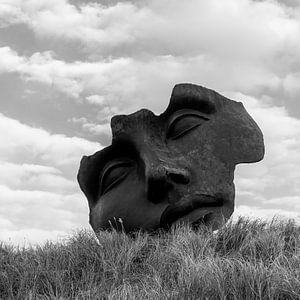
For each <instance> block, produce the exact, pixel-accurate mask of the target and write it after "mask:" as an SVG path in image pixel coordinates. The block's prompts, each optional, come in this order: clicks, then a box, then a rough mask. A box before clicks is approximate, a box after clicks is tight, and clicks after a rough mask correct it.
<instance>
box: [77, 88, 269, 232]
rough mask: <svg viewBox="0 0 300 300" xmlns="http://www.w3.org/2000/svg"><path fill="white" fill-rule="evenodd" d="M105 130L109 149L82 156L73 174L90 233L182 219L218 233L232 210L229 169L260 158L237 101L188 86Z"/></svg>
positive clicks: (254, 130) (254, 132) (256, 138)
mask: <svg viewBox="0 0 300 300" xmlns="http://www.w3.org/2000/svg"><path fill="white" fill-rule="evenodd" d="M111 128H112V135H113V138H112V144H111V146H108V147H106V148H104V149H103V150H101V151H99V152H96V153H95V154H94V155H92V156H84V157H83V158H82V160H81V164H80V169H79V173H78V181H79V184H80V187H81V189H82V190H83V192H84V193H85V195H86V197H87V199H88V202H89V208H90V224H91V226H92V227H93V229H94V230H95V231H98V230H100V229H108V228H111V226H113V227H115V228H116V229H117V230H120V229H121V228H123V229H125V231H126V232H130V231H134V230H136V229H145V230H154V229H157V228H170V226H171V225H172V224H174V223H178V222H181V221H182V222H187V223H190V224H192V225H196V224H200V223H201V224H205V225H210V226H212V228H213V229H217V228H219V227H220V226H221V225H222V224H223V223H224V221H226V220H227V219H228V218H229V217H230V216H231V214H232V213H233V210H234V183H233V176H234V169H235V165H237V164H239V163H251V162H257V161H259V160H261V159H262V158H263V156H264V143H263V136H262V133H261V131H260V129H259V127H258V126H257V124H256V123H255V122H254V120H253V119H252V118H251V117H250V116H249V114H248V113H247V112H246V110H245V108H244V107H243V105H242V103H240V102H235V101H232V100H229V99H227V98H225V97H223V96H221V95H220V94H218V93H216V92H214V91H213V90H209V89H206V88H204V87H201V86H197V85H193V84H179V85H176V86H175V87H174V89H173V92H172V96H171V100H170V104H169V106H168V107H167V109H166V111H165V112H164V113H162V114H161V115H159V116H156V115H154V114H153V113H152V112H151V111H149V110H147V109H142V110H139V111H137V112H135V113H133V114H131V115H118V116H114V117H113V118H112V120H111ZM120 219H121V220H122V224H120V222H119V220H120Z"/></svg>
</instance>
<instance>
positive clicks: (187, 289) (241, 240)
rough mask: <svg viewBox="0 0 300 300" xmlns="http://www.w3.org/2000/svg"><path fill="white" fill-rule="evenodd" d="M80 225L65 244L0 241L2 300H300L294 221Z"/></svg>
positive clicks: (299, 239)
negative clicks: (129, 228) (158, 228)
mask: <svg viewBox="0 0 300 300" xmlns="http://www.w3.org/2000/svg"><path fill="white" fill-rule="evenodd" d="M99 241H100V242H99V243H98V242H97V241H96V240H95V238H94V236H93V235H92V233H90V232H79V233H77V234H76V235H74V236H72V237H70V238H69V239H68V240H66V241H65V242H63V243H47V244H46V245H44V246H42V247H37V248H31V249H24V248H13V247H11V246H8V245H5V244H1V243H0V298H1V297H2V299H238V300H240V299H292V300H295V299H300V227H299V225H296V224H295V223H294V222H293V221H292V220H291V221H288V222H285V223H283V222H278V221H273V222H271V223H265V222H262V221H259V220H257V221H249V220H247V219H239V220H238V222H236V223H234V224H233V223H229V224H227V225H226V226H225V227H224V228H222V229H221V230H220V231H219V232H218V233H215V234H214V233H212V232H211V231H210V230H208V229H204V228H201V229H199V230H198V231H197V232H195V231H193V230H192V229H190V228H189V227H187V226H181V227H179V228H176V229H175V230H172V231H171V232H169V233H160V234H157V235H149V234H146V233H138V234H137V236H136V237H135V238H133V237H129V236H126V235H125V234H122V233H117V232H101V233H99Z"/></svg>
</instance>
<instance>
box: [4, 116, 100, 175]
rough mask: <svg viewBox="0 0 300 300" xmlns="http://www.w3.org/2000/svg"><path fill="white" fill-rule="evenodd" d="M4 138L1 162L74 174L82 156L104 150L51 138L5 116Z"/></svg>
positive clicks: (83, 142) (68, 139)
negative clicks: (36, 166) (56, 169)
mask: <svg viewBox="0 0 300 300" xmlns="http://www.w3.org/2000/svg"><path fill="white" fill-rule="evenodd" d="M8 129H9V130H8ZM0 135H1V139H2V143H1V145H0V160H2V161H6V162H7V161H8V162H9V161H14V162H22V163H27V164H40V165H46V166H51V167H58V168H59V169H60V170H64V171H70V172H72V173H73V172H74V170H73V169H74V166H75V165H78V163H79V160H80V158H81V156H82V155H85V154H92V153H94V152H95V151H97V150H99V149H101V148H102V146H101V145H100V144H98V143H95V142H90V141H87V140H85V139H82V138H78V137H66V136H64V135H62V134H50V133H49V132H47V131H46V130H43V129H40V128H34V127H30V126H28V125H25V124H22V123H20V122H19V121H17V120H14V119H11V118H8V117H6V116H4V115H3V114H0Z"/></svg>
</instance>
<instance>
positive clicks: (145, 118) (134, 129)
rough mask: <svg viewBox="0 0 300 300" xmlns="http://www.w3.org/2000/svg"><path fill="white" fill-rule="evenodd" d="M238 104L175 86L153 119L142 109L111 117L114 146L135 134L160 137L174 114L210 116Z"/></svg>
mask: <svg viewBox="0 0 300 300" xmlns="http://www.w3.org/2000/svg"><path fill="white" fill-rule="evenodd" d="M239 104H240V103H239V102H236V101H232V100H230V99H227V98H225V97H223V96H222V95H220V94H218V93H217V92H215V91H213V90H210V89H207V88H204V87H202V86H198V85H194V84H178V85H176V86H175V87H174V89H173V91H172V95H171V99H170V102H169V105H168V107H167V108H166V110H165V111H164V112H163V113H162V114H161V115H159V116H156V115H155V114H154V113H153V112H152V111H150V110H148V109H142V110H139V111H137V112H135V113H133V114H129V115H117V116H114V117H113V118H112V120H111V129H112V137H113V143H114V142H115V141H117V140H118V139H120V138H122V137H124V136H126V137H127V138H128V137H130V136H132V135H135V134H136V133H142V134H144V135H150V136H151V135H153V136H159V135H160V134H161V131H162V130H163V127H164V123H165V122H166V121H167V120H168V119H169V118H170V117H171V116H172V114H173V113H174V112H176V111H178V110H181V109H193V110H198V111H200V112H202V113H204V114H209V115H213V114H217V113H221V112H222V111H224V110H231V111H234V110H235V108H236V106H239Z"/></svg>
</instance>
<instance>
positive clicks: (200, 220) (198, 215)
mask: <svg viewBox="0 0 300 300" xmlns="http://www.w3.org/2000/svg"><path fill="white" fill-rule="evenodd" d="M230 215H231V214H230ZM230 215H229V216H228V215H227V216H225V215H224V213H223V212H222V209H221V208H213V209H211V208H198V209H195V210H193V211H191V212H190V213H188V214H186V215H184V216H182V217H180V218H178V219H177V220H176V221H175V222H173V223H172V224H171V226H170V227H171V228H172V227H176V226H178V225H180V224H187V225H190V226H191V227H192V228H193V229H198V228H199V227H200V226H206V227H209V228H211V229H212V230H217V229H219V228H220V227H222V226H223V225H224V224H225V223H226V221H227V220H228V219H229V217H230Z"/></svg>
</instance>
